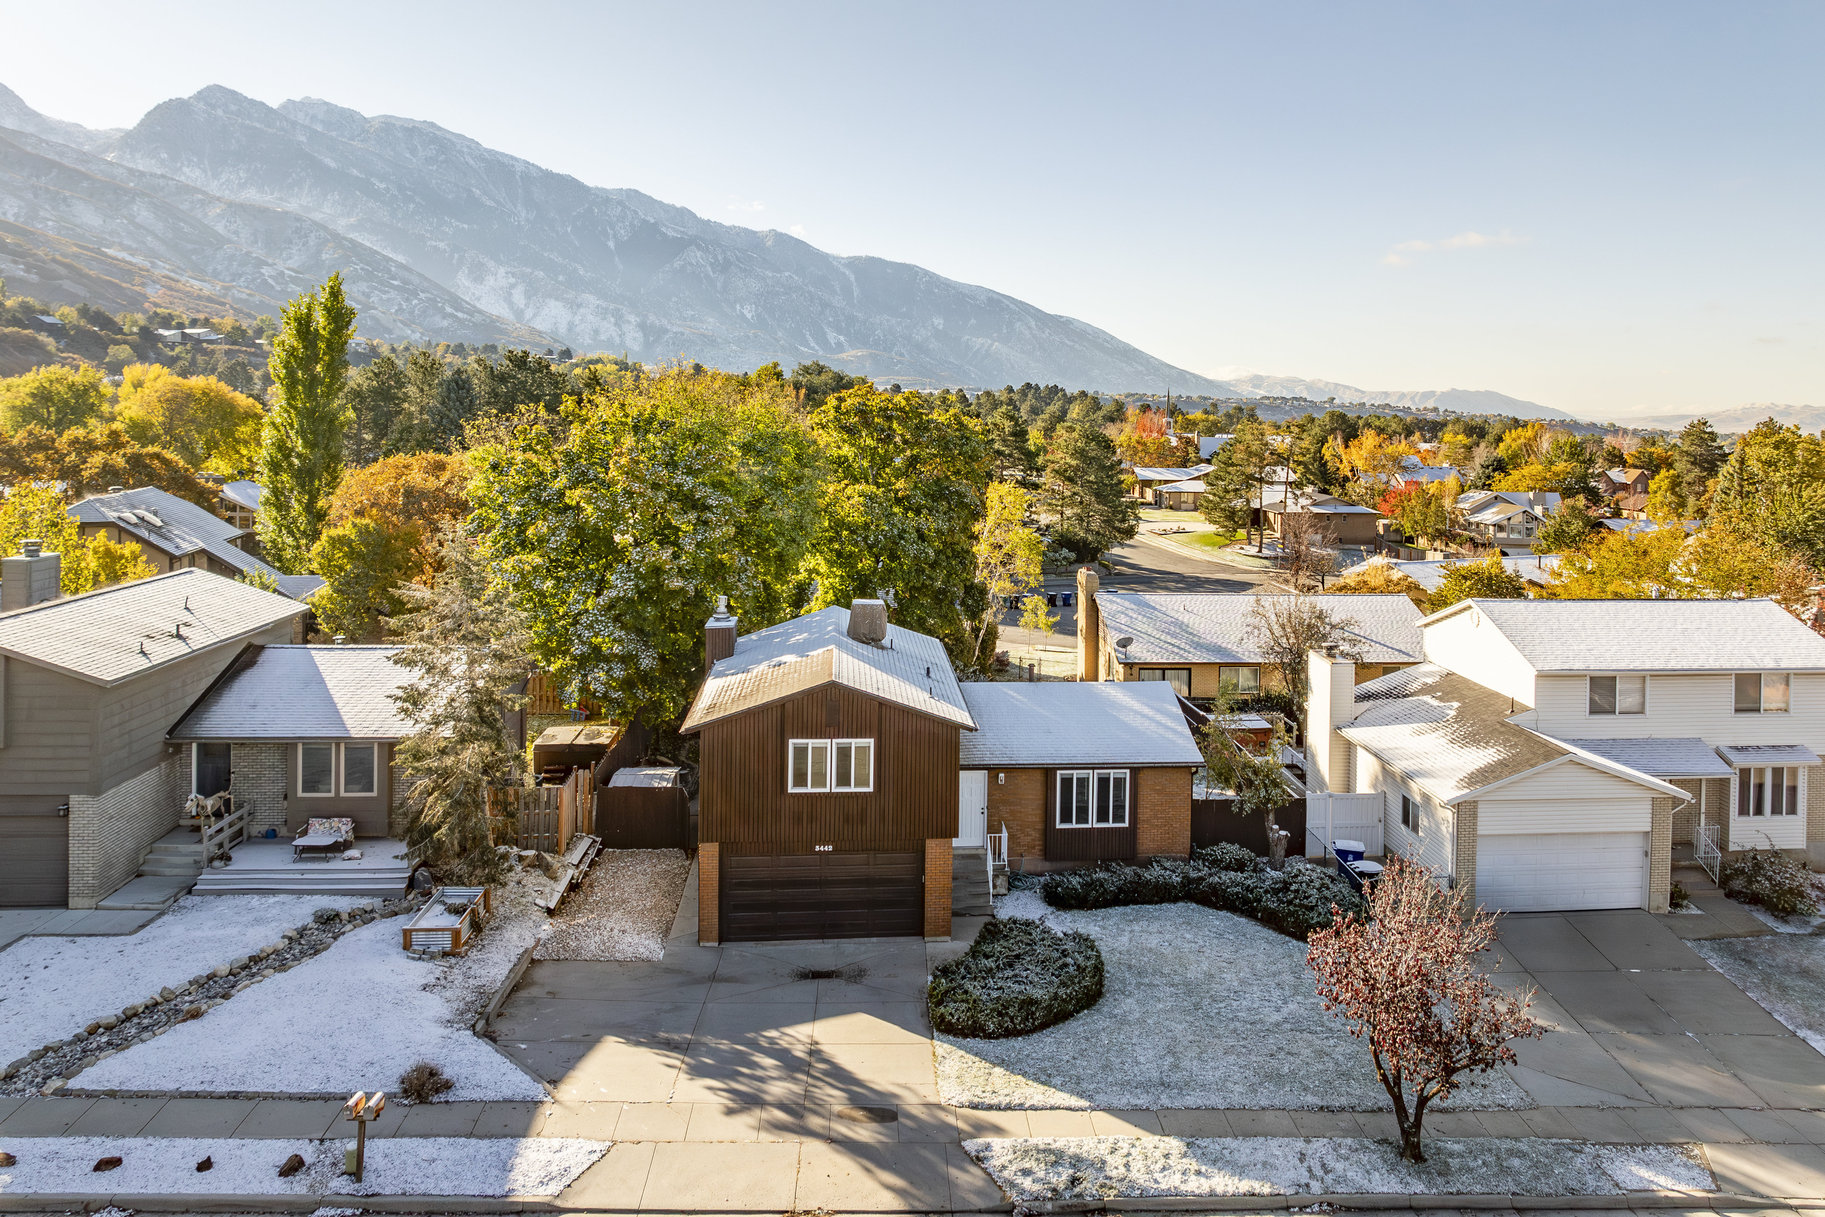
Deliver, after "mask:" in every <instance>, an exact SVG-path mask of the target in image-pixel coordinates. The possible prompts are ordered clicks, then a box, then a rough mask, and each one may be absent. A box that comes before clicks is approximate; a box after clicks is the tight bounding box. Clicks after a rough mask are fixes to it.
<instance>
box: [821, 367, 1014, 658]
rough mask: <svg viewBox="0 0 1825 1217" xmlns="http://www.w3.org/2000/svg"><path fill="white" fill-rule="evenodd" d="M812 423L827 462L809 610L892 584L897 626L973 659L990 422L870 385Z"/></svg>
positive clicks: (837, 398)
mask: <svg viewBox="0 0 1825 1217" xmlns="http://www.w3.org/2000/svg"><path fill="white" fill-rule="evenodd" d="M809 421H810V426H811V432H812V434H813V435H814V436H815V437H816V439H817V443H818V448H819V449H820V451H821V454H822V457H823V466H824V481H823V486H822V488H821V490H820V492H819V496H818V529H817V535H816V537H815V539H814V540H813V541H812V544H811V550H810V553H809V555H808V556H807V560H806V563H805V569H806V572H807V573H808V574H809V575H810V576H811V577H812V578H814V579H816V580H817V593H816V595H815V596H814V597H812V600H811V607H812V608H814V609H816V608H823V607H824V606H826V605H831V604H844V605H846V604H849V603H850V602H851V601H853V600H855V599H856V598H858V597H870V596H875V595H879V594H883V593H886V594H888V595H890V596H891V597H892V599H893V618H894V621H895V622H896V623H897V624H899V625H903V626H905V627H907V628H908V629H913V630H917V631H919V632H920V633H922V634H931V635H933V636H934V637H936V638H940V639H942V640H943V641H944V643H945V646H946V647H947V648H949V650H950V653H951V657H952V658H953V659H955V660H956V661H958V662H959V663H967V662H969V660H970V655H969V653H968V652H969V647H968V643H967V641H966V638H965V633H966V631H965V620H966V618H968V617H972V616H974V615H975V613H976V611H977V610H978V609H979V608H980V600H981V598H982V594H983V593H982V590H981V587H980V585H979V584H978V582H977V580H976V575H975V571H976V559H975V552H974V550H975V543H976V527H977V523H978V521H979V520H981V518H982V502H983V494H984V492H985V491H986V490H987V488H988V482H989V449H988V443H987V441H986V440H985V439H984V438H983V435H982V427H981V424H979V423H978V422H977V421H976V420H975V419H974V418H972V417H971V416H969V415H968V414H965V413H964V412H963V411H961V410H958V409H956V408H954V407H946V408H942V409H932V407H931V404H930V403H929V402H927V401H926V400H925V399H924V398H923V397H921V396H920V395H919V394H917V393H883V392H881V391H880V390H878V389H876V388H874V387H873V386H872V385H868V384H862V385H859V386H854V387H851V388H848V389H843V390H840V391H838V392H836V393H833V394H832V395H830V396H829V397H827V398H825V399H824V401H823V403H822V404H821V405H819V406H818V407H817V409H815V410H813V411H812V412H811V415H810V419H809Z"/></svg>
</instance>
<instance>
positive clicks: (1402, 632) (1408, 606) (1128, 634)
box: [1096, 592, 1420, 663]
mask: <svg viewBox="0 0 1825 1217" xmlns="http://www.w3.org/2000/svg"><path fill="white" fill-rule="evenodd" d="M1284 599H1287V597H1285V596H1261V597H1258V596H1251V595H1245V594H1242V593H1237V592H1191V593H1151V592H1098V593H1097V594H1096V607H1097V609H1098V611H1099V612H1100V613H1101V616H1102V622H1103V631H1104V632H1105V633H1106V634H1107V635H1108V636H1109V637H1110V638H1111V639H1112V640H1119V639H1122V638H1132V639H1134V641H1133V642H1132V643H1130V644H1129V645H1127V646H1126V647H1123V648H1121V656H1120V662H1122V663H1261V662H1263V656H1262V654H1261V649H1260V647H1259V646H1258V645H1257V644H1256V643H1255V641H1254V639H1253V632H1254V631H1253V628H1252V627H1253V624H1254V617H1253V616H1252V615H1251V613H1250V611H1249V610H1250V609H1251V608H1252V607H1253V606H1254V604H1255V602H1256V601H1257V600H1284ZM1319 603H1320V604H1321V605H1322V606H1323V607H1324V608H1325V610H1326V611H1328V612H1330V613H1331V614H1332V615H1333V616H1335V617H1339V618H1343V619H1347V620H1349V621H1352V622H1353V623H1354V625H1353V626H1352V628H1351V629H1350V630H1349V631H1348V634H1349V636H1350V637H1351V638H1352V639H1354V640H1355V641H1356V643H1357V644H1358V645H1359V646H1360V647H1361V648H1362V651H1363V662H1365V663H1418V662H1419V660H1420V634H1419V621H1420V611H1419V609H1418V608H1416V607H1414V604H1413V601H1411V600H1409V599H1407V598H1406V597H1405V596H1400V595H1393V596H1325V597H1323V598H1322V600H1321V601H1320V602H1319Z"/></svg>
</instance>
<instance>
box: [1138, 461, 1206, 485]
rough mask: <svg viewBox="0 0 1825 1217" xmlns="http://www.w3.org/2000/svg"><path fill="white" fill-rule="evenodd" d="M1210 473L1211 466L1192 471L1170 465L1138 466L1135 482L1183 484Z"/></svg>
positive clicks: (1195, 468) (1198, 467)
mask: <svg viewBox="0 0 1825 1217" xmlns="http://www.w3.org/2000/svg"><path fill="white" fill-rule="evenodd" d="M1208 472H1210V466H1209V465H1199V466H1196V467H1194V468H1191V469H1179V468H1176V467H1173V466H1169V465H1136V466H1135V467H1134V470H1133V473H1134V480H1135V481H1137V482H1183V481H1187V480H1189V479H1191V478H1195V477H1197V476H1198V475H1199V474H1200V473H1208Z"/></svg>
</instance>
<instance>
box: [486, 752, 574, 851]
mask: <svg viewBox="0 0 1825 1217" xmlns="http://www.w3.org/2000/svg"><path fill="white" fill-rule="evenodd" d="M595 814H596V779H595V775H594V774H592V773H591V772H590V771H589V770H588V769H573V770H572V771H571V774H570V778H569V780H567V781H566V782H565V783H564V784H563V785H562V786H496V787H494V788H493V789H491V790H489V792H488V818H489V820H490V822H491V823H492V824H493V826H494V841H495V844H497V845H512V846H514V847H515V848H516V849H536V850H539V851H541V852H543V853H548V854H561V853H563V852H564V850H565V848H566V847H568V846H569V845H570V838H571V837H572V836H574V835H576V834H577V833H579V832H588V831H589V830H590V828H591V827H592V826H593V823H594V820H595Z"/></svg>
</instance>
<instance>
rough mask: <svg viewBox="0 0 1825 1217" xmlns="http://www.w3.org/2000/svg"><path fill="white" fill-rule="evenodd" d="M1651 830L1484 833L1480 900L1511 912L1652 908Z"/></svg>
mask: <svg viewBox="0 0 1825 1217" xmlns="http://www.w3.org/2000/svg"><path fill="white" fill-rule="evenodd" d="M1647 854H1648V834H1646V833H1642V832H1588V833H1522V834H1514V835H1508V834H1501V835H1492V834H1487V833H1486V834H1483V835H1481V836H1478V837H1477V842H1476V901H1477V903H1478V904H1481V905H1485V906H1487V907H1488V908H1491V909H1502V910H1504V911H1506V912H1510V913H1537V912H1550V911H1556V910H1561V909H1639V908H1646V907H1647V897H1648V892H1647V887H1648V883H1647V870H1648V857H1647Z"/></svg>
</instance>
